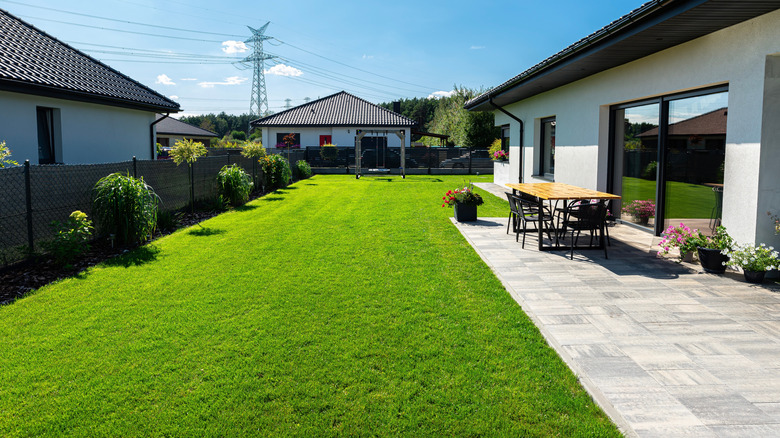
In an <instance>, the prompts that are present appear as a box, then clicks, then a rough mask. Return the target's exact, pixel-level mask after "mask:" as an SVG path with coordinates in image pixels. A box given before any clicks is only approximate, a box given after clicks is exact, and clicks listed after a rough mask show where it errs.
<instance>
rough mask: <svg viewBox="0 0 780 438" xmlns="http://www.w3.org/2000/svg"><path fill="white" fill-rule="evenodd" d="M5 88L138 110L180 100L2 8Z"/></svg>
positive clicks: (0, 69)
mask: <svg viewBox="0 0 780 438" xmlns="http://www.w3.org/2000/svg"><path fill="white" fill-rule="evenodd" d="M0 90H6V91H14V92H21V93H28V94H37V95H43V96H50V97H56V98H60V99H69V100H79V101H87V102H94V103H101V104H106V105H113V106H120V107H126V108H133V109H143V110H151V111H158V112H177V111H179V104H178V103H176V102H174V101H172V100H170V99H168V98H166V97H165V96H163V95H161V94H159V93H157V92H156V91H154V90H152V89H150V88H148V87H146V86H145V85H142V84H141V83H139V82H137V81H134V80H133V79H130V78H129V77H127V76H125V75H123V74H122V73H119V72H118V71H116V70H114V69H112V68H111V67H109V66H107V65H105V64H103V63H101V62H100V61H98V60H96V59H94V58H92V57H90V56H89V55H86V54H84V53H83V52H81V51H79V50H76V49H74V48H73V47H71V46H69V45H67V44H65V43H63V42H62V41H59V40H57V39H56V38H54V37H52V36H50V35H48V34H46V33H45V32H43V31H41V30H39V29H37V28H35V27H34V26H32V25H30V24H28V23H26V22H24V21H22V20H20V19H18V18H16V17H14V16H13V15H11V14H9V13H8V12H6V11H4V10H2V9H0Z"/></svg>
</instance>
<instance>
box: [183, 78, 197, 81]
mask: <svg viewBox="0 0 780 438" xmlns="http://www.w3.org/2000/svg"><path fill="white" fill-rule="evenodd" d="M179 80H180V81H197V80H198V78H181V79H179Z"/></svg>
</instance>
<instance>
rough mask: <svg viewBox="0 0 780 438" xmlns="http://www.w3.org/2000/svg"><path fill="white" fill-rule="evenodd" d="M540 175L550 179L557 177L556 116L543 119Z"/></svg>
mask: <svg viewBox="0 0 780 438" xmlns="http://www.w3.org/2000/svg"><path fill="white" fill-rule="evenodd" d="M539 175H540V176H544V177H545V178H549V179H553V178H554V177H555V117H548V118H546V119H542V131H541V145H540V148H539Z"/></svg>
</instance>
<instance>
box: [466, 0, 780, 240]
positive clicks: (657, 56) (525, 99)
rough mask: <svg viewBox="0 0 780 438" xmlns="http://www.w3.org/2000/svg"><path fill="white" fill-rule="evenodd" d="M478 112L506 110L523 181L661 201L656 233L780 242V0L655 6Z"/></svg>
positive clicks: (499, 93)
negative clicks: (776, 224) (687, 228)
mask: <svg viewBox="0 0 780 438" xmlns="http://www.w3.org/2000/svg"><path fill="white" fill-rule="evenodd" d="M465 106H466V108H467V109H469V110H472V111H493V112H494V114H495V118H496V125H499V126H502V127H503V128H504V129H503V132H505V133H506V134H505V136H508V138H509V145H510V146H509V149H510V165H511V167H512V175H513V181H514V182H545V181H557V182H564V183H569V184H574V185H578V186H583V187H588V188H593V189H599V190H604V191H608V192H613V193H616V194H619V195H621V196H622V197H623V204H626V203H627V202H629V201H631V200H639V199H642V200H650V201H652V202H653V203H655V205H656V220H655V221H651V222H650V226H649V227H648V230H649V231H653V232H654V233H656V234H659V233H661V232H662V231H663V229H664V228H665V227H666V226H668V225H669V224H679V222H680V221H683V222H685V223H687V224H692V225H694V226H697V227H699V228H702V229H705V230H710V229H711V228H714V226H715V225H717V224H718V223H719V221H720V220H721V218H722V223H723V225H725V226H726V227H727V228H728V231H729V233H730V234H731V235H732V236H734V237H735V238H736V239H737V240H738V241H740V242H766V243H768V244H771V243H774V245H775V246H780V238H779V237H778V236H775V235H774V229H773V228H772V227H771V222H770V219H769V216H768V215H767V212H768V211H771V212H773V213H775V214H777V213H778V212H780V0H762V1H759V0H733V1H724V0H709V1H708V0H674V1H669V0H666V1H664V0H655V1H650V2H647V3H645V4H644V5H642V6H640V7H639V8H637V9H636V10H634V11H632V12H631V13H629V14H628V15H626V16H624V17H621V18H620V19H618V20H616V21H614V22H612V23H611V24H609V25H607V26H605V27H604V28H602V29H601V30H599V31H597V32H595V33H594V34H592V35H589V36H588V37H586V38H584V39H582V40H580V41H578V42H577V43H575V44H573V45H571V46H570V47H567V48H566V49H564V50H563V51H561V52H559V53H557V54H555V55H553V56H551V57H549V58H548V59H546V60H544V61H542V62H541V63H539V64H537V65H535V66H533V67H531V68H530V69H528V70H526V71H524V72H522V73H521V74H519V75H517V76H515V77H514V78H512V79H510V80H508V81H507V82H505V83H503V84H501V85H499V86H497V87H495V88H493V89H491V90H489V91H488V92H486V93H484V94H482V95H480V96H478V97H476V98H474V99H472V100H470V101H469V102H467V103H466V105H465ZM724 127H725V129H724ZM613 210H614V213H616V214H617V215H620V205H619V204H618V205H613ZM622 219H623V220H626V221H632V220H633V218H632V217H631V216H629V215H625V214H624V215H622Z"/></svg>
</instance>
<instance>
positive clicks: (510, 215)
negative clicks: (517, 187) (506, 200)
mask: <svg viewBox="0 0 780 438" xmlns="http://www.w3.org/2000/svg"><path fill="white" fill-rule="evenodd" d="M511 223H512V212H511V211H510V212H509V220H508V221H506V233H507V234H509V224H511Z"/></svg>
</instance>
